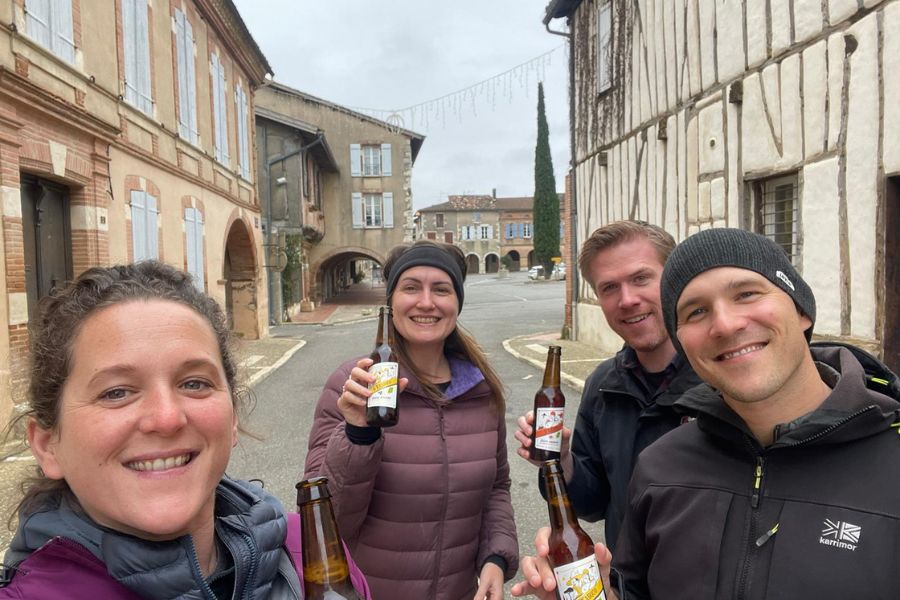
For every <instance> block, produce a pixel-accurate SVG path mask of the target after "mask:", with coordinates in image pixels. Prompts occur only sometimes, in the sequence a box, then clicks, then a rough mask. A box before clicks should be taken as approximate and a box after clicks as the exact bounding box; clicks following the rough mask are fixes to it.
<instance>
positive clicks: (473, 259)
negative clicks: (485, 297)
mask: <svg viewBox="0 0 900 600" xmlns="http://www.w3.org/2000/svg"><path fill="white" fill-rule="evenodd" d="M480 264H481V259H479V258H478V255H477V254H469V255H468V256H466V271H467V273H468V274H469V275H478V273H480V271H479V270H478V267H479V265H480Z"/></svg>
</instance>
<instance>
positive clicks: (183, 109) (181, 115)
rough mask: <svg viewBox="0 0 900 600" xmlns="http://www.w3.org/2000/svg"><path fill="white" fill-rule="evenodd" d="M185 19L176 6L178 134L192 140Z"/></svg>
mask: <svg viewBox="0 0 900 600" xmlns="http://www.w3.org/2000/svg"><path fill="white" fill-rule="evenodd" d="M185 21H187V19H186V18H185V16H184V13H183V12H181V11H180V10H178V9H177V8H176V9H175V54H176V58H177V62H178V135H180V136H181V137H182V138H184V139H186V140H191V126H190V120H191V117H190V114H191V109H190V92H189V91H188V87H189V83H188V66H187V65H188V56H187V39H186V38H187V32H186V30H185ZM191 58H193V57H191ZM191 141H193V140H191Z"/></svg>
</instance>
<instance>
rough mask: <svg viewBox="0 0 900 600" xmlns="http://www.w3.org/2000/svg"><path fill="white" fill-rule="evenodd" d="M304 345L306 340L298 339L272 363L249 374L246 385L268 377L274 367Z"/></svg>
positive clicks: (249, 385)
mask: <svg viewBox="0 0 900 600" xmlns="http://www.w3.org/2000/svg"><path fill="white" fill-rule="evenodd" d="M305 345H306V340H300V341H299V342H297V343H296V344H294V345H293V346H291V347H290V348H289V349H288V351H287V352H285V353H284V354H282V355H281V358H279V359H278V360H276V361H275V362H274V363H272V364H271V365H269V366H268V367H265V368H263V369H260V370H259V371H257V372H256V373H254V374H253V375H251V376H250V377H249V378H248V379H247V387H254V386H255V385H256V384H257V383H259V382H260V381H262V380H263V379H265V378H266V377H268V376H269V375H270V374H271V373H272V371H274V370H275V369H277V368H278V367H280V366H281V365H283V364H284V363H286V362H287V361H288V359H289V358H291V357H292V356H293V355H294V354H295V353H296V352H297V350H299V349H300V348H302V347H303V346H305Z"/></svg>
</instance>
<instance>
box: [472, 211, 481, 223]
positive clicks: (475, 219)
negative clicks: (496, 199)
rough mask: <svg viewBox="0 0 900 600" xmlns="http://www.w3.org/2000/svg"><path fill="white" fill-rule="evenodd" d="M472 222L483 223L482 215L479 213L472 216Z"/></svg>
mask: <svg viewBox="0 0 900 600" xmlns="http://www.w3.org/2000/svg"><path fill="white" fill-rule="evenodd" d="M472 220H473V221H475V222H476V223H480V222H481V213H479V212H477V213H475V214H474V215H472Z"/></svg>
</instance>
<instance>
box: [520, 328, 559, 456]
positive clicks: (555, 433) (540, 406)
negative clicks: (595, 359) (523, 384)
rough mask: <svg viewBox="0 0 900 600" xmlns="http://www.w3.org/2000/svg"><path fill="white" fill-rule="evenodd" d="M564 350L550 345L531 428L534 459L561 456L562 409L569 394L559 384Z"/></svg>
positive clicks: (536, 396) (535, 401)
mask: <svg viewBox="0 0 900 600" xmlns="http://www.w3.org/2000/svg"><path fill="white" fill-rule="evenodd" d="M561 354H562V349H561V348H560V347H559V346H550V348H549V350H548V351H547V366H545V367H544V383H543V384H542V385H541V389H539V390H538V392H537V394H535V395H534V425H533V426H532V428H531V448H530V449H529V453H530V456H531V459H532V460H540V461H545V460H553V459H554V458H559V454H560V452H559V451H560V447H561V446H562V429H563V412H564V411H565V407H566V397H565V396H563V393H562V389H560V387H559V358H560V355H561Z"/></svg>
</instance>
